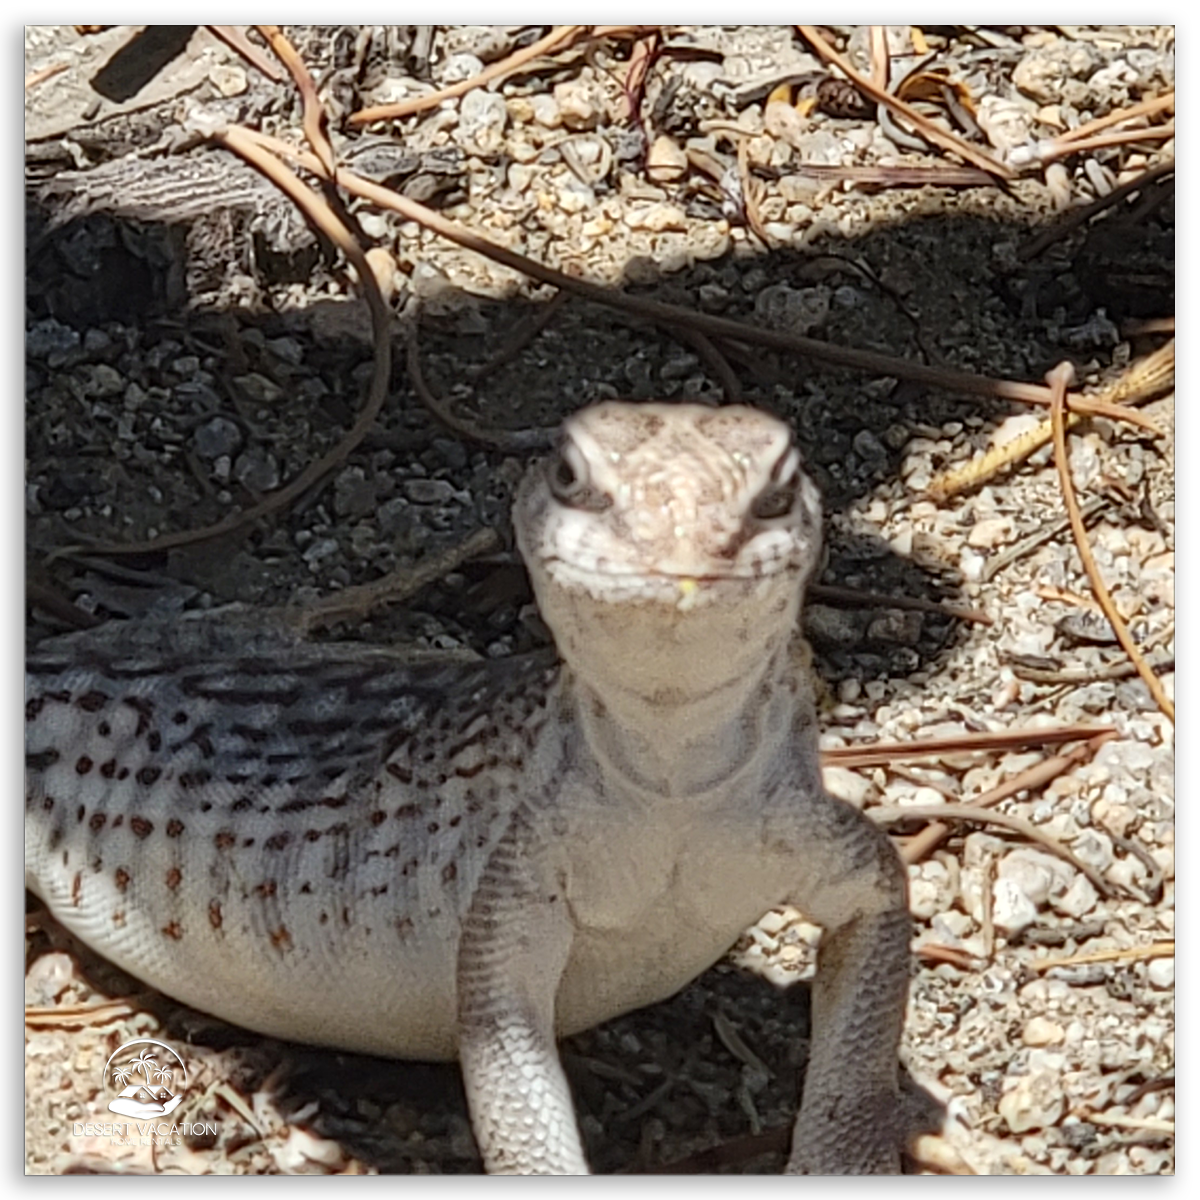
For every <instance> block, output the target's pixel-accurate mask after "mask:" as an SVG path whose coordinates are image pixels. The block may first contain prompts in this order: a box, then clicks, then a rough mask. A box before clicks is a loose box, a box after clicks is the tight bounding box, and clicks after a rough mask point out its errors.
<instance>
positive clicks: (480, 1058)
mask: <svg viewBox="0 0 1200 1200" xmlns="http://www.w3.org/2000/svg"><path fill="white" fill-rule="evenodd" d="M543 865H544V856H542V855H540V854H538V853H537V846H536V842H535V841H534V840H533V838H532V836H531V831H530V829H529V827H528V825H527V824H526V823H525V822H523V821H520V820H519V819H518V820H517V821H515V822H514V825H513V827H512V828H511V829H510V830H509V831H508V833H507V835H506V836H505V837H504V838H503V839H502V841H501V843H500V845H499V846H498V847H497V849H496V851H495V852H494V854H493V856H492V858H491V860H490V862H489V863H488V866H487V869H486V870H485V872H484V874H483V877H482V879H481V881H480V885H479V888H478V890H477V892H476V895H475V898H474V900H473V902H472V904H471V907H470V910H469V911H468V913H467V917H466V920H465V922H464V926H463V932H462V938H461V941H460V943H459V952H458V1013H459V1058H460V1060H461V1064H462V1072H463V1082H464V1084H465V1086H466V1092H467V1103H468V1105H469V1107H470V1110H471V1123H472V1125H473V1127H474V1130H475V1137H476V1140H477V1141H478V1143H479V1150H480V1153H481V1154H482V1155H483V1162H484V1168H485V1170H486V1171H487V1173H488V1174H489V1175H588V1174H590V1172H589V1171H588V1167H587V1161H586V1160H585V1158H584V1155H583V1146H582V1143H581V1142H580V1138H579V1129H578V1125H577V1123H576V1120H575V1110H574V1107H573V1105H572V1103H571V1094H570V1090H569V1088H568V1086H567V1080H566V1076H565V1075H564V1074H563V1069H562V1064H561V1063H560V1062H559V1058H558V1053H557V1050H556V1048H555V1044H554V1003H555V994H556V992H557V990H558V984H559V980H560V979H561V977H562V972H563V969H564V967H565V965H566V962H567V956H568V954H569V951H570V946H571V938H572V932H573V931H572V927H571V923H570V917H569V914H568V912H567V905H566V901H565V896H564V894H563V889H562V888H555V887H553V886H552V885H551V886H546V883H545V881H546V879H547V873H546V872H545V871H544V870H541V869H539V867H540V866H543Z"/></svg>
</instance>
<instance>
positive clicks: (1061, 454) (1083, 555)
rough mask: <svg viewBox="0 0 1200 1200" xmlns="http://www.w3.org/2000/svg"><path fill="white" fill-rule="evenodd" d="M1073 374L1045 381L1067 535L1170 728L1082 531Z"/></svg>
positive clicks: (1162, 696)
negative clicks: (1070, 423) (1072, 422)
mask: <svg viewBox="0 0 1200 1200" xmlns="http://www.w3.org/2000/svg"><path fill="white" fill-rule="evenodd" d="M1074 372H1075V368H1074V367H1072V366H1071V364H1070V363H1062V364H1060V365H1059V366H1057V367H1055V368H1054V370H1052V371H1051V372H1050V374H1049V375H1048V376H1047V381H1048V382H1049V384H1050V388H1051V392H1052V393H1053V397H1052V399H1051V401H1050V421H1051V423H1052V425H1053V429H1054V457H1055V460H1056V463H1057V466H1058V478H1059V482H1060V483H1061V485H1062V493H1063V503H1064V504H1065V505H1066V509H1067V516H1068V517H1070V519H1071V532H1072V534H1074V537H1075V547H1076V549H1077V550H1078V551H1079V558H1080V561H1081V562H1082V563H1083V569H1084V570H1085V571H1086V572H1087V577H1088V579H1089V580H1091V584H1092V591H1093V592H1095V594H1096V600H1097V601H1098V603H1099V605H1100V607H1101V608H1102V609H1103V610H1104V615H1105V616H1106V617H1107V618H1108V622H1109V624H1110V625H1111V626H1112V628H1113V632H1114V633H1115V634H1116V635H1117V641H1119V642H1120V643H1121V647H1122V649H1123V650H1124V651H1125V653H1126V654H1128V655H1129V658H1130V661H1131V662H1132V663H1133V665H1134V666H1135V667H1137V673H1138V675H1139V676H1140V677H1141V680H1142V682H1143V683H1144V684H1145V685H1146V687H1147V689H1148V690H1149V692H1150V695H1151V696H1152V697H1153V698H1154V703H1155V704H1157V705H1158V707H1159V708H1160V709H1161V710H1162V712H1163V713H1165V714H1166V717H1167V720H1168V721H1170V722H1171V724H1172V725H1174V724H1175V705H1174V704H1172V703H1171V701H1170V699H1169V697H1168V696H1167V693H1166V690H1165V689H1164V688H1163V685H1162V681H1161V680H1160V679H1159V678H1158V676H1157V675H1155V673H1154V672H1153V671H1152V670H1151V669H1150V666H1149V664H1148V663H1147V662H1146V660H1145V659H1144V658H1143V657H1142V652H1141V651H1140V650H1139V649H1138V648H1137V644H1136V643H1135V642H1134V640H1133V638H1132V637H1131V636H1130V633H1129V630H1128V628H1126V625H1125V622H1124V620H1123V619H1122V618H1121V614H1120V613H1119V612H1118V611H1117V606H1116V604H1115V603H1114V601H1113V598H1112V596H1111V595H1110V593H1109V590H1108V588H1107V587H1106V586H1105V583H1104V578H1103V577H1102V576H1101V574H1100V568H1099V567H1098V566H1096V560H1095V558H1094V557H1093V556H1092V548H1091V545H1090V544H1089V543H1088V536H1087V530H1086V529H1085V528H1084V524H1083V517H1082V515H1081V514H1080V512H1079V500H1078V498H1077V497H1076V495H1075V484H1074V481H1073V480H1072V479H1071V460H1070V458H1069V457H1068V453H1067V414H1066V396H1067V383H1068V382H1069V381H1070V380H1071V379H1072V378H1073V376H1074Z"/></svg>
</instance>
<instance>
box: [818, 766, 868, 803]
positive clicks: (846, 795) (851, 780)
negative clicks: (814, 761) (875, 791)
mask: <svg viewBox="0 0 1200 1200" xmlns="http://www.w3.org/2000/svg"><path fill="white" fill-rule="evenodd" d="M821 778H822V779H823V780H824V781H825V789H826V791H828V792H829V793H830V794H831V795H834V796H836V797H837V798H838V799H839V800H845V801H846V803H847V804H853V805H854V807H855V808H862V806H863V805H864V804H865V803H866V801H867V797H868V796H869V795H870V794H871V788H872V784H871V781H870V780H869V779H867V778H866V777H865V776H863V775H860V774H859V773H858V772H857V771H851V770H850V769H849V768H847V767H823V768H822V770H821Z"/></svg>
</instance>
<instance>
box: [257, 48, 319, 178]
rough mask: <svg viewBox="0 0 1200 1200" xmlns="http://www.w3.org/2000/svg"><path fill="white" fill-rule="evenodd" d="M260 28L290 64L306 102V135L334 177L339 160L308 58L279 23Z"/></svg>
mask: <svg viewBox="0 0 1200 1200" xmlns="http://www.w3.org/2000/svg"><path fill="white" fill-rule="evenodd" d="M258 32H259V33H261V34H262V35H263V37H265V38H266V39H267V42H268V43H269V44H270V47H271V49H272V50H274V51H275V54H276V55H277V56H278V58H279V61H280V62H281V63H283V65H284V66H285V67H287V69H288V72H289V74H290V75H291V77H292V82H293V83H294V84H295V85H296V90H297V91H298V92H299V93H300V100H301V102H302V103H303V105H304V136H305V137H306V138H307V139H308V144H309V145H310V146H311V147H312V151H313V153H314V154H315V155H316V156H317V159H318V161H319V162H320V164H321V166H322V168H323V169H324V175H325V178H326V179H327V180H332V179H333V173H334V170H335V169H336V164H335V162H334V157H333V146H332V145H331V144H330V142H329V136H328V135H327V134H326V132H325V109H324V107H323V105H322V104H321V98H320V97H319V96H318V95H317V86H316V84H315V83H313V80H312V76H311V75H310V74H309V73H308V68H307V67H306V66H305V65H304V60H303V59H302V58H301V57H300V55H299V54H298V53H297V52H296V48H295V46H293V45H292V43H291V42H289V41H288V39H287V37H286V35H285V34H284V32H283V30H282V29H280V28H279V26H278V25H259V26H258Z"/></svg>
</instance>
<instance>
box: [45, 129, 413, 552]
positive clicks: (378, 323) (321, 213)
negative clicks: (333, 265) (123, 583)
mask: <svg viewBox="0 0 1200 1200" xmlns="http://www.w3.org/2000/svg"><path fill="white" fill-rule="evenodd" d="M209 136H210V137H211V138H212V140H213V141H215V142H217V143H218V144H219V145H222V146H224V147H225V148H226V149H228V150H231V151H233V152H234V153H235V154H238V155H240V156H241V157H242V158H244V159H245V160H246V161H247V162H248V163H249V164H250V165H251V166H253V167H255V168H256V169H258V170H259V171H261V172H262V173H263V174H264V175H266V177H267V178H268V179H270V180H271V182H272V183H274V184H275V185H276V186H277V187H278V188H279V189H280V190H281V191H283V192H284V193H285V194H286V195H287V196H288V197H289V198H290V199H291V200H292V201H293V202H294V203H295V204H296V205H297V206H298V207H299V208H300V210H301V211H302V212H303V213H304V215H305V217H307V218H308V220H309V221H311V222H312V223H313V224H314V225H315V226H316V227H317V228H318V229H319V230H320V231H321V232H322V233H323V234H325V236H326V237H328V238H329V239H330V240H331V241H332V242H333V243H334V244H335V245H336V246H337V247H338V248H339V249H340V250H341V251H342V253H343V254H345V256H346V257H347V258H348V259H349V260H350V263H351V264H352V265H353V267H354V269H355V272H356V274H357V276H358V281H359V286H360V287H361V288H362V290H363V294H364V296H365V297H366V300H367V305H368V307H369V309H370V312H371V328H372V332H373V334H374V340H375V359H374V369H373V371H372V374H371V382H370V386H369V388H368V391H367V399H366V402H365V404H364V405H363V409H362V412H361V413H360V414H359V416H358V418H357V420H356V421H355V422H354V424H353V425H352V426H351V428H350V429H349V431H348V432H347V433H346V435H345V436H344V437H343V438H342V440H341V441H340V442H339V443H338V444H337V445H336V446H334V447H333V449H332V450H330V451H329V452H328V453H327V454H325V455H323V456H322V457H321V458H319V459H318V460H317V461H316V462H315V463H313V464H312V465H311V466H309V467H307V468H305V470H303V471H301V473H300V474H299V475H298V476H297V477H296V478H295V479H294V480H292V482H291V483H289V484H286V485H285V486H284V487H281V488H279V489H278V490H276V491H274V492H272V493H271V494H270V495H269V496H267V497H266V498H265V499H264V500H261V501H259V503H257V504H254V505H251V507H249V508H246V509H242V510H241V511H240V512H237V513H232V514H230V515H229V516H228V517H225V518H224V519H223V520H220V521H217V522H216V523H215V524H212V525H207V526H205V527H204V528H202V529H192V530H183V531H181V532H178V533H169V534H164V535H162V536H161V537H156V538H149V539H147V540H146V541H144V542H130V543H122V542H98V543H95V544H93V545H89V546H88V547H87V550H88V551H89V552H90V553H93V554H96V553H99V554H110V555H111V554H150V553H155V552H158V551H162V550H171V549H175V548H177V547H179V546H188V545H193V544H195V543H197V542H203V541H208V540H210V539H212V538H215V537H221V536H222V535H224V534H227V533H231V532H233V531H234V530H236V529H242V528H244V527H246V526H247V525H250V524H252V523H253V522H255V521H257V520H258V519H259V518H261V517H265V516H268V515H269V514H271V513H274V512H277V511H279V510H280V509H281V508H284V507H285V506H287V505H288V504H290V503H291V502H292V501H293V500H295V499H297V498H298V497H299V496H302V495H303V494H304V493H305V492H307V491H308V489H309V488H311V487H313V486H314V485H315V484H317V483H319V482H320V481H321V480H322V479H324V478H325V476H326V475H327V474H329V472H330V471H333V470H334V469H336V468H337V467H338V466H340V465H341V464H342V463H343V462H344V461H345V460H346V457H347V456H348V455H349V454H350V452H351V451H352V450H353V449H354V448H355V447H356V446H357V445H358V444H359V442H361V441H362V440H363V438H364V437H366V435H367V432H368V431H369V430H370V428H371V426H372V425H373V424H374V423H375V419H376V417H377V416H378V415H379V411H380V409H381V408H382V407H383V402H384V400H385V399H386V398H387V388H388V379H389V376H390V375H391V369H392V352H391V338H390V329H389V326H390V321H391V314H390V313H389V311H388V309H387V306H386V305H385V304H384V302H383V297H382V296H381V295H380V292H379V287H378V285H377V284H376V282H375V276H374V273H373V272H372V271H371V268H370V265H369V264H368V262H367V259H366V256H365V255H364V253H363V251H362V248H361V247H360V246H359V245H358V243H357V242H356V241H355V240H354V238H353V237H352V236H351V235H350V233H349V232H348V231H347V230H346V228H345V226H344V225H343V224H342V223H341V221H339V220H338V218H337V217H336V216H335V215H334V213H333V211H332V209H330V207H329V205H328V204H327V203H325V201H324V200H322V199H321V197H320V196H318V195H316V194H315V193H314V192H313V191H312V190H311V189H309V188H307V187H305V186H304V184H302V183H301V182H300V180H299V179H298V178H297V177H296V176H295V175H294V174H293V173H292V172H291V171H290V170H288V169H287V168H286V167H285V166H284V165H283V164H282V163H281V162H280V161H279V160H278V159H277V158H275V157H274V156H273V155H271V154H269V153H267V152H265V151H264V149H263V147H262V145H261V142H260V141H258V140H257V139H256V138H254V137H251V136H249V134H248V131H247V130H245V129H243V128H241V127H240V126H229V127H227V128H224V129H220V130H217V131H214V132H212V133H211V134H210V135H209ZM309 158H310V160H311V162H312V164H314V166H311V167H310V169H317V170H319V169H320V162H319V160H318V159H316V158H315V157H314V156H311V155H310V156H309ZM62 553H63V551H62V550H59V551H56V552H55V555H51V557H55V556H56V555H59V554H62Z"/></svg>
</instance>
